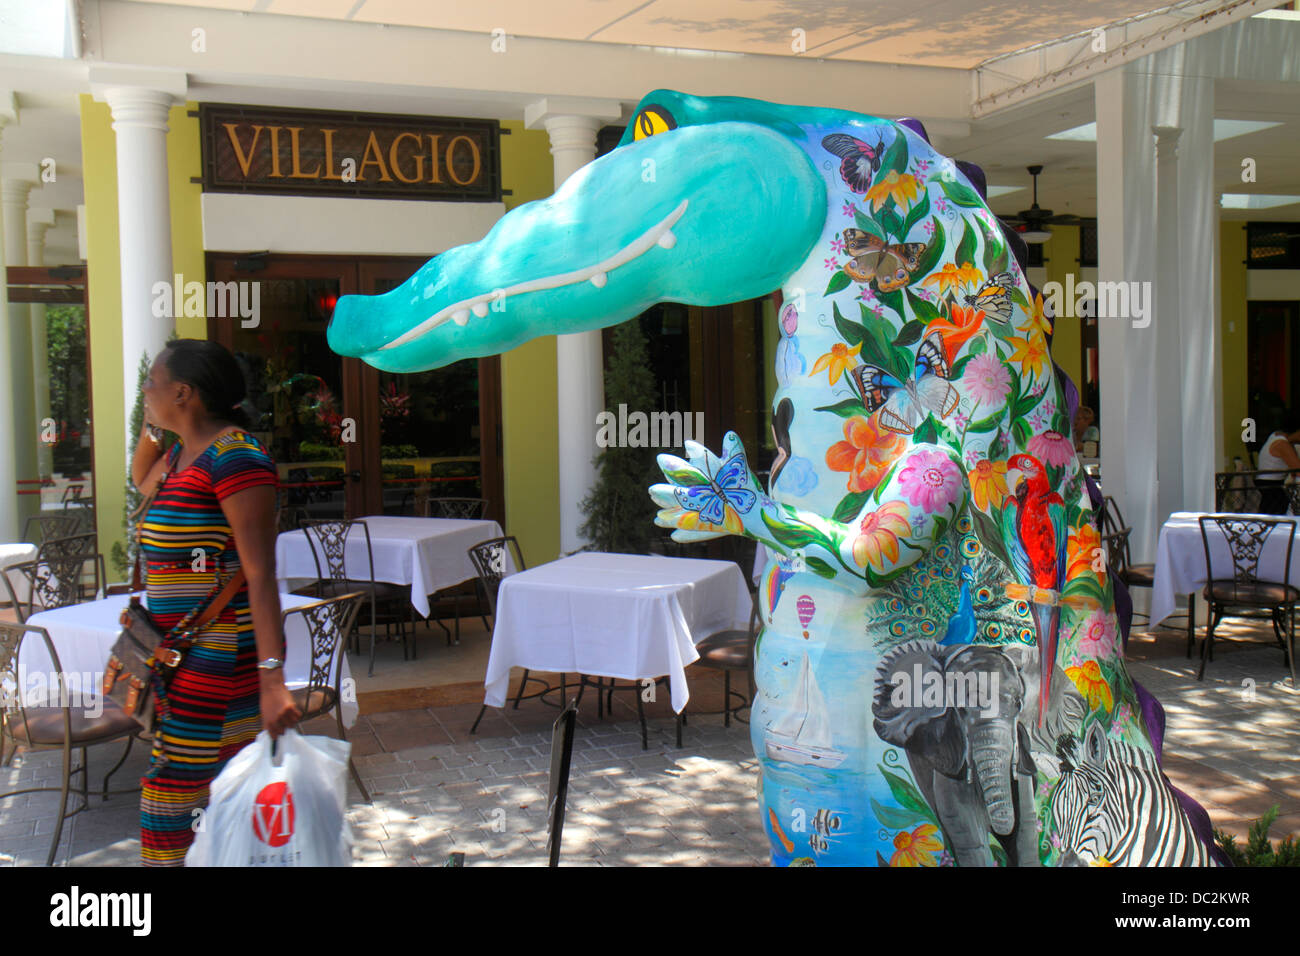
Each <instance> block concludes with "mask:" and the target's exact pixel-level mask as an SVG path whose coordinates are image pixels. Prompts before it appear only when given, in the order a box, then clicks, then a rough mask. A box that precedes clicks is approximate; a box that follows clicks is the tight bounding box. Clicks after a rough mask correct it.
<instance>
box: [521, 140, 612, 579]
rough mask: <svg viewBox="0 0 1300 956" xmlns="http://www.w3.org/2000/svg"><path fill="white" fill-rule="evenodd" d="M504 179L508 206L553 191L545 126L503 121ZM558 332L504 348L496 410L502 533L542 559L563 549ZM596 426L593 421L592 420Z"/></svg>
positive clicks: (528, 556)
mask: <svg viewBox="0 0 1300 956" xmlns="http://www.w3.org/2000/svg"><path fill="white" fill-rule="evenodd" d="M501 126H502V127H503V129H508V130H510V135H509V136H502V137H501V181H502V183H503V185H504V187H505V188H506V189H509V190H511V192H512V195H510V196H507V197H505V205H506V209H507V210H510V209H513V208H515V207H516V206H518V205H521V204H522V203H525V202H529V201H531V200H534V199H545V198H546V197H547V196H549V195H550V194H551V193H553V192H554V191H555V176H554V168H555V167H554V164H553V163H552V160H551V152H550V150H551V141H550V137H549V136H548V135H547V133H546V131H545V130H529V129H524V126H523V123H521V122H519V121H518V120H505V121H502V123H501ZM557 392H558V386H557V379H556V371H555V336H553V335H547V336H543V337H542V338H540V339H534V340H532V341H531V342H528V343H526V344H524V345H521V346H519V348H517V349H514V350H513V351H511V352H507V353H505V354H504V355H502V356H501V417H502V444H503V450H504V462H503V467H504V469H505V493H506V533H507V534H512V535H515V536H516V537H517V538H518V539H519V546H520V548H521V549H522V550H523V552H524V559H525V560H526V561H527V562H528V563H529V564H530V565H534V564H541V563H542V562H544V561H551V560H554V559H555V558H557V557H559V556H560V515H559V511H558V509H557V503H558V502H559V500H560V472H559V468H560V465H559V454H558V452H557V447H558V445H559V441H560V431H559V422H558V418H559V410H558V407H557V403H556V395H557ZM593 427H594V426H593Z"/></svg>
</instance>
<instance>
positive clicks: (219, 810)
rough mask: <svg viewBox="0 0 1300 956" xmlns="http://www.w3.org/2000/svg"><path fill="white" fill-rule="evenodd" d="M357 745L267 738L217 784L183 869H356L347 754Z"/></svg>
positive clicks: (295, 735) (293, 735) (290, 736)
mask: <svg viewBox="0 0 1300 956" xmlns="http://www.w3.org/2000/svg"><path fill="white" fill-rule="evenodd" d="M351 749H352V745H351V744H349V743H347V742H346V741H343V740H334V739H333V738H331V737H304V736H303V735H302V734H301V733H299V732H298V731H297V730H296V729H294V730H290V731H288V732H287V733H286V734H284V735H283V736H281V737H280V739H279V740H278V741H277V742H276V747H275V750H276V752H275V756H274V757H273V756H272V754H271V736H270V734H268V733H267V732H266V731H265V730H264V731H262V732H261V733H260V734H258V735H257V739H256V740H254V741H253V742H252V743H251V744H249V745H248V746H247V747H245V748H244V749H243V750H241V751H240V752H239V753H238V754H236V755H235V756H234V757H233V758H232V759H231V760H230V762H229V763H227V764H226V766H225V768H224V769H223V770H222V771H221V773H220V775H218V777H217V779H216V780H214V781H213V782H212V788H211V795H210V798H209V801H208V809H207V811H206V812H205V813H204V814H203V815H202V817H200V819H199V821H198V823H197V825H196V827H195V829H196V831H197V832H196V833H195V836H194V843H193V845H192V846H191V847H190V849H189V852H188V853H187V854H186V856H185V865H186V866H351V865H352V834H351V831H350V829H349V828H348V821H347V817H346V815H345V814H346V811H347V776H348V754H349V753H350V752H351Z"/></svg>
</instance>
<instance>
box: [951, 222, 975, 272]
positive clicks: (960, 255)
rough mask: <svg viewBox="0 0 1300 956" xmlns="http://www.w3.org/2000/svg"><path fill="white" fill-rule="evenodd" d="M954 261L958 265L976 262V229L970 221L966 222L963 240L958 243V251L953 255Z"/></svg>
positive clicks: (962, 235)
mask: <svg viewBox="0 0 1300 956" xmlns="http://www.w3.org/2000/svg"><path fill="white" fill-rule="evenodd" d="M953 262H955V263H956V264H957V265H958V267H960V266H963V265H965V264H966V263H968V262H969V263H971V264H972V265H974V264H975V230H974V229H972V228H971V225H970V223H969V222H968V223H966V225H965V227H964V228H963V230H962V234H961V242H959V243H957V252H956V254H955V255H954V256H953Z"/></svg>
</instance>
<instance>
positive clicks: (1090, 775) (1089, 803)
mask: <svg viewBox="0 0 1300 956" xmlns="http://www.w3.org/2000/svg"><path fill="white" fill-rule="evenodd" d="M1083 746H1084V759H1083V761H1082V763H1080V764H1079V765H1078V766H1077V767H1076V766H1073V765H1072V763H1071V761H1070V760H1068V759H1065V760H1064V761H1063V767H1064V768H1065V772H1064V773H1063V774H1062V775H1061V780H1060V782H1059V783H1058V784H1057V787H1056V790H1055V792H1054V793H1053V794H1052V801H1051V810H1052V827H1053V831H1054V832H1055V833H1056V835H1057V837H1058V838H1059V839H1060V840H1061V858H1060V862H1061V865H1062V866H1072V865H1073V866H1087V865H1089V864H1096V865H1102V866H1107V865H1108V866H1211V865H1213V859H1212V858H1211V857H1210V853H1209V850H1208V849H1207V848H1206V846H1205V844H1203V843H1202V842H1201V841H1200V839H1198V838H1197V836H1196V833H1195V832H1194V831H1193V830H1192V826H1191V823H1190V822H1189V821H1188V819H1187V815H1186V814H1185V813H1183V809H1182V807H1181V806H1179V804H1178V801H1177V800H1176V799H1175V798H1174V795H1173V794H1172V793H1171V792H1170V790H1169V788H1168V787H1167V786H1166V785H1165V780H1164V777H1163V775H1162V774H1161V773H1160V768H1159V766H1158V765H1157V764H1156V759H1155V756H1154V755H1153V754H1151V753H1148V752H1147V751H1145V750H1140V749H1138V748H1137V747H1134V746H1132V745H1131V744H1127V743H1124V742H1122V741H1118V740H1110V739H1108V738H1107V736H1106V730H1105V728H1103V727H1102V726H1101V724H1093V725H1092V726H1091V727H1090V728H1089V729H1088V733H1087V735H1086V736H1085V738H1084V745H1083ZM1062 756H1064V754H1062Z"/></svg>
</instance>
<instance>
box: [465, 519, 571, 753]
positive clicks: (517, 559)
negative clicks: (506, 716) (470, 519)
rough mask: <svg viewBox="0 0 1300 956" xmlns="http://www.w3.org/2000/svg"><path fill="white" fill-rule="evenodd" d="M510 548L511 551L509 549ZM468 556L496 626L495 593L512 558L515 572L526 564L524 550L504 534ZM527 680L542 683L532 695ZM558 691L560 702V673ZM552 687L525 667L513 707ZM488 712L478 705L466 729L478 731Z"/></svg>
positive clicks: (477, 548)
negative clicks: (470, 723)
mask: <svg viewBox="0 0 1300 956" xmlns="http://www.w3.org/2000/svg"><path fill="white" fill-rule="evenodd" d="M512 551H513V554H511V552H512ZM469 559H470V561H472V562H473V563H474V570H476V571H477V572H478V579H479V581H480V582H482V584H483V593H484V594H485V595H486V596H487V600H488V608H489V610H490V613H491V614H492V623H493V625H494V626H495V624H496V616H497V592H498V591H499V590H500V588H501V582H502V581H503V580H504V579H505V578H506V577H507V576H508V575H510V574H513V573H514V572H513V571H511V570H510V562H511V561H512V560H513V562H514V565H515V571H524V570H526V569H527V567H528V565H526V564H525V563H524V553H523V551H522V550H520V548H519V542H518V541H517V540H515V537H514V535H507V536H506V537H503V538H489V539H488V540H487V541H481V542H479V543H478V544H476V545H474V547H472V548H470V549H469ZM529 681H535V682H536V683H538V684H541V685H542V688H543V689H542V690H540V691H537V692H536V693H533V694H527V695H525V694H524V688H525V687H526V686H527V684H528V682H529ZM560 686H561V688H562V689H561V693H560V700H561V703H563V700H564V692H563V687H564V683H563V676H561V684H560ZM550 690H551V686H550V685H549V684H547V683H546V681H544V680H542V679H541V678H540V677H530V676H529V674H528V669H527V668H525V669H524V676H523V679H522V680H520V681H519V691H518V692H517V693H516V694H515V710H518V709H519V702H520V701H522V700H532V699H533V698H534V697H541V696H542V695H543V694H545V693H547V692H548V691H550ZM485 713H487V704H484V705H483V706H482V707H480V708H479V711H478V716H477V717H476V718H474V726H472V727H470V729H469V732H470V733H471V734H472V733H475V732H477V731H478V725H479V721H481V720H482V719H483V715H484V714H485Z"/></svg>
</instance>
